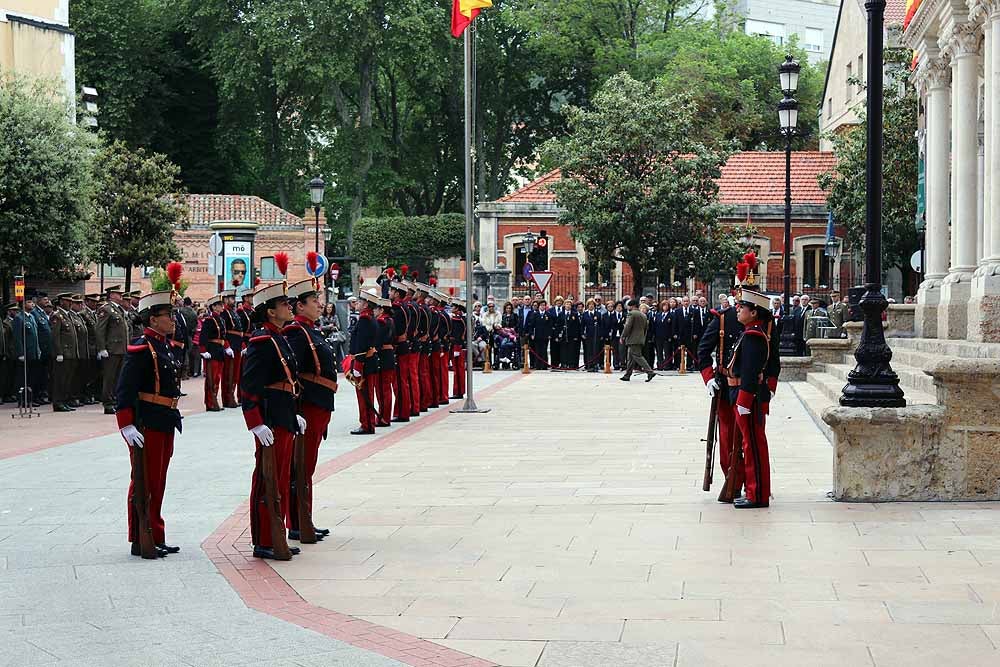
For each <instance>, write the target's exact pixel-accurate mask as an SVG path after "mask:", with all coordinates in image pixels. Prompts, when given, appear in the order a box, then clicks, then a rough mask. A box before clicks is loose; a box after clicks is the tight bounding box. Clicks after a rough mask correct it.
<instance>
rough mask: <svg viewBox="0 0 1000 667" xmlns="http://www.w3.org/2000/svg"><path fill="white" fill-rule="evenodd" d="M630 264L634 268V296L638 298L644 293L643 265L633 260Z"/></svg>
mask: <svg viewBox="0 0 1000 667" xmlns="http://www.w3.org/2000/svg"><path fill="white" fill-rule="evenodd" d="M628 265H629V268H631V269H632V298H633V299H638V298H639V296H640V295H641V294H642V267H640V266H639V265H638V264H634V263H632V262H628Z"/></svg>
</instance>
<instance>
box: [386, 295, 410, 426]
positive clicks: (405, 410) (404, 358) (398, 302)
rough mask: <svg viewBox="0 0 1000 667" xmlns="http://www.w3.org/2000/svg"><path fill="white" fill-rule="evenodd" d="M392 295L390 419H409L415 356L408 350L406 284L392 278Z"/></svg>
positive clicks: (408, 318) (400, 420) (408, 319)
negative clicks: (393, 357) (393, 362)
mask: <svg viewBox="0 0 1000 667" xmlns="http://www.w3.org/2000/svg"><path fill="white" fill-rule="evenodd" d="M389 286H390V288H391V292H390V296H391V297H392V325H393V343H394V345H395V353H396V371H395V372H396V380H395V384H394V387H393V388H394V389H395V391H396V397H395V404H394V405H393V413H392V421H394V422H408V421H410V398H411V391H410V365H411V363H412V362H413V361H415V360H416V357H415V356H414V355H413V354H411V352H410V329H411V326H410V314H409V309H408V308H407V307H406V304H405V300H406V285H404V284H403V283H401V282H399V281H397V280H393V281H392V282H391V283H390V285H389Z"/></svg>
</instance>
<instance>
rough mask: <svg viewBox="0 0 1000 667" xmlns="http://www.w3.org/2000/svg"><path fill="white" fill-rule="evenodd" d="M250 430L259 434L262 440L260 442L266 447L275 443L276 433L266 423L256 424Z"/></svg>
mask: <svg viewBox="0 0 1000 667" xmlns="http://www.w3.org/2000/svg"><path fill="white" fill-rule="evenodd" d="M250 432H251V433H253V434H254V435H255V436H257V439H258V440H260V444H261V445H263V446H264V447H270V446H271V445H273V444H274V433H272V432H271V429H269V428H268V427H267V426H265V425H264V424H261V425H260V426H254V427H253V428H252V429H250Z"/></svg>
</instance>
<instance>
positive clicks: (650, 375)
mask: <svg viewBox="0 0 1000 667" xmlns="http://www.w3.org/2000/svg"><path fill="white" fill-rule="evenodd" d="M655 377H656V373H646V382H649V381H650V380H652V379H653V378H655Z"/></svg>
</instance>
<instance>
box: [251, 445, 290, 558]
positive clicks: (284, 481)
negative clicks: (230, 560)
mask: <svg viewBox="0 0 1000 667" xmlns="http://www.w3.org/2000/svg"><path fill="white" fill-rule="evenodd" d="M272 430H273V431H274V444H273V445H271V447H272V448H273V449H274V466H275V474H276V475H277V477H278V480H277V481H278V493H279V494H280V495H281V516H282V517H285V516H288V490H289V489H288V487H289V484H290V482H291V479H290V474H291V469H292V440H293V438H294V435H293V434H292V433H291V432H290V431H286V430H285V429H283V428H281V427H280V426H275V427H273V429H272ZM254 445H255V452H254V460H255V465H254V469H253V481H252V482H251V484H250V539H251V541H252V542H253V544H254V545H255V546H258V547H271V546H274V545H273V544H272V543H271V517H270V515H269V514H268V511H267V505H266V504H265V502H266V500H267V497H266V496H265V494H264V491H265V490H266V487H265V486H264V467H263V464H262V462H261V458H260V456H261V449H263V447H262V445H261V444H260V440H258V439H257V438H256V437H254Z"/></svg>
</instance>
